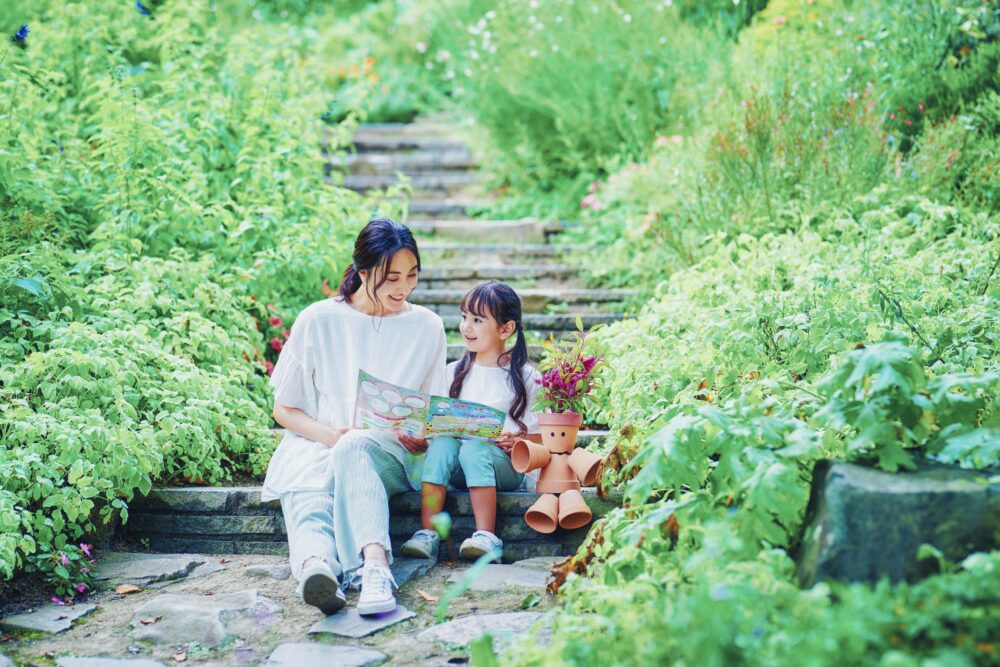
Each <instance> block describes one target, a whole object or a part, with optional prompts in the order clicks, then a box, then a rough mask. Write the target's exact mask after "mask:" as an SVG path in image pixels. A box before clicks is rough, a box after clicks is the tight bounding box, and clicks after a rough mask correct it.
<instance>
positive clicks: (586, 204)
mask: <svg viewBox="0 0 1000 667" xmlns="http://www.w3.org/2000/svg"><path fill="white" fill-rule="evenodd" d="M596 203H597V197H595V196H594V195H593V193H591V194H589V195H587V196H586V197H584V198H583V199H582V200H581V201H580V208H591V207H592V206H594V204H596Z"/></svg>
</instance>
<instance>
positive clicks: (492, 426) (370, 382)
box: [354, 370, 507, 440]
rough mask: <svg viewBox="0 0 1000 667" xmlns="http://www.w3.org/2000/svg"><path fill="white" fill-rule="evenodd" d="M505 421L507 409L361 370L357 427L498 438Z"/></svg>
mask: <svg viewBox="0 0 1000 667" xmlns="http://www.w3.org/2000/svg"><path fill="white" fill-rule="evenodd" d="M506 421H507V413H505V412H503V411H502V410H497V409H496V408H491V407H490V406H488V405H483V404H482V403H473V402H472V401H460V400H458V399H455V398H448V397H447V396H432V395H431V394H425V393H424V392H422V391H417V390H415V389H407V388H405V387H398V386H396V385H394V384H391V383H389V382H385V381H384V380H379V379H378V378H377V377H375V376H373V375H369V374H368V373H366V372H364V371H363V370H362V371H360V372H359V373H358V396H357V401H356V402H355V404H354V426H355V427H356V428H370V429H375V430H377V431H395V432H397V433H405V434H408V435H412V436H414V437H417V438H432V437H434V436H435V435H450V436H454V437H456V438H477V439H480V440H496V439H497V438H499V437H500V434H501V433H502V432H503V425H504V423H505V422H506Z"/></svg>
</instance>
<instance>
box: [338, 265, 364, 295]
mask: <svg viewBox="0 0 1000 667" xmlns="http://www.w3.org/2000/svg"><path fill="white" fill-rule="evenodd" d="M360 287H361V276H360V275H358V267H357V266H355V265H354V262H351V263H350V264H348V265H347V268H346V269H344V275H343V277H342V278H341V279H340V298H341V299H343V300H344V301H347V302H348V303H350V301H351V295H352V294H354V293H355V292H357V291H358V289H359V288H360Z"/></svg>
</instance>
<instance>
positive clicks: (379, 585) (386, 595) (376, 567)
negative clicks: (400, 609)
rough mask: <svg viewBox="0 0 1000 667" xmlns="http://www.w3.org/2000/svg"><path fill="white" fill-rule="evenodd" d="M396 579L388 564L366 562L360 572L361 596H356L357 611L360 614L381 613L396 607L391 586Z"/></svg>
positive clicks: (394, 583)
mask: <svg viewBox="0 0 1000 667" xmlns="http://www.w3.org/2000/svg"><path fill="white" fill-rule="evenodd" d="M395 585H396V580H395V579H393V578H392V572H391V571H390V570H389V566H388V565H383V564H382V563H366V564H365V567H364V571H363V572H362V574H361V597H360V598H358V613H359V614H361V615H362V616H370V615H372V614H383V613H385V612H387V611H392V610H393V609H395V608H396V596H394V595H393V594H392V587H393V586H395Z"/></svg>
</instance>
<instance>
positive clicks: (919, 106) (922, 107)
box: [917, 102, 924, 111]
mask: <svg viewBox="0 0 1000 667" xmlns="http://www.w3.org/2000/svg"><path fill="white" fill-rule="evenodd" d="M917 108H918V109H920V110H921V111H923V110H924V103H923V102H921V103H920V104H918V105H917Z"/></svg>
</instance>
